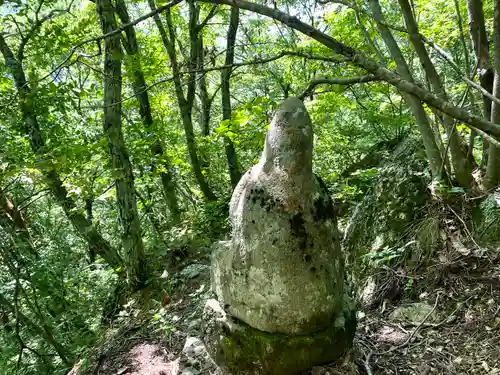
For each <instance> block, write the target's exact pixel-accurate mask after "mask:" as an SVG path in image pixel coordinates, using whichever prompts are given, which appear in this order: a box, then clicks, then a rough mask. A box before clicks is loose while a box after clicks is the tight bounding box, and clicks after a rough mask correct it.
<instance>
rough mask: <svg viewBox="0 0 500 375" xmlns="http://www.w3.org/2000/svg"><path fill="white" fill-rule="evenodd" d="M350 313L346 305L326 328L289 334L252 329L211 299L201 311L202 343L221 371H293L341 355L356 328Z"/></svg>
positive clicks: (279, 374)
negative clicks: (302, 333)
mask: <svg viewBox="0 0 500 375" xmlns="http://www.w3.org/2000/svg"><path fill="white" fill-rule="evenodd" d="M354 315H355V312H354V309H353V308H352V306H350V305H348V304H346V305H345V308H344V310H343V311H342V312H341V313H340V314H339V315H337V318H336V319H335V320H334V321H332V322H331V325H330V326H329V327H328V328H327V329H324V330H321V331H319V332H315V333H312V334H308V335H295V336H289V335H282V334H272V333H269V332H264V331H260V330H258V329H255V328H252V327H250V326H249V325H248V324H246V323H244V322H242V321H239V320H238V319H235V318H233V317H231V316H230V315H229V314H227V313H226V312H225V311H224V309H223V308H222V307H221V306H220V304H219V302H218V301H216V300H215V299H211V300H209V301H207V303H206V305H205V310H204V311H203V321H204V337H205V344H206V348H207V350H208V352H209V353H210V354H211V355H212V358H213V359H214V360H215V362H217V364H218V365H219V366H220V372H221V374H231V375H240V374H242V375H291V374H297V373H300V372H301V371H304V370H308V369H310V368H311V367H313V366H315V365H321V364H326V363H329V362H331V361H332V360H335V359H338V358H340V357H341V356H342V355H343V354H344V352H345V351H346V349H347V348H349V347H350V346H351V344H352V339H353V337H354V333H355V330H356V319H355V316H354Z"/></svg>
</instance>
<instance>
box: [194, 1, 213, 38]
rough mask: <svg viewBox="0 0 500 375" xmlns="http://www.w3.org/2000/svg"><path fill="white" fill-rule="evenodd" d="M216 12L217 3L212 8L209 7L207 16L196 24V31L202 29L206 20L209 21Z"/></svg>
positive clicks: (206, 22)
mask: <svg viewBox="0 0 500 375" xmlns="http://www.w3.org/2000/svg"><path fill="white" fill-rule="evenodd" d="M216 14H217V5H214V6H213V7H212V9H210V12H208V14H207V16H206V17H205V19H204V20H203V21H202V22H201V23H200V24H199V25H198V27H197V28H198V32H200V31H201V30H203V28H204V27H205V26H207V24H208V21H210V20H211V19H212V18H213V17H214V16H215V15H216Z"/></svg>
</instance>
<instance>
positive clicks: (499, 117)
mask: <svg viewBox="0 0 500 375" xmlns="http://www.w3.org/2000/svg"><path fill="white" fill-rule="evenodd" d="M494 4H495V11H494V16H493V39H494V43H495V48H494V50H493V55H494V64H495V80H494V82H495V83H494V85H493V95H495V97H497V98H499V99H500V0H495V2H494ZM491 121H492V122H494V123H500V105H499V104H498V103H497V102H493V104H492V107H491ZM499 183H500V148H499V147H497V146H495V145H493V144H491V145H490V148H489V155H488V167H487V170H486V175H485V176H484V187H485V188H487V189H491V188H493V187H495V186H497V185H498V184H499Z"/></svg>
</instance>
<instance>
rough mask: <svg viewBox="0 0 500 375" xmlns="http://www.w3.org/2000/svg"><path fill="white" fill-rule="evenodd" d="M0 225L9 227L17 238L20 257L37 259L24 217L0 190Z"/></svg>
mask: <svg viewBox="0 0 500 375" xmlns="http://www.w3.org/2000/svg"><path fill="white" fill-rule="evenodd" d="M0 223H4V225H6V226H9V227H11V229H12V231H13V232H14V233H15V234H16V236H15V237H16V238H19V240H20V242H21V243H20V244H16V245H17V247H19V248H21V249H22V250H23V251H22V255H29V256H30V257H34V258H38V253H37V251H36V249H35V247H34V246H33V241H32V240H31V236H30V233H29V231H28V227H27V226H26V222H25V221H24V217H23V215H22V213H21V211H19V210H18V208H17V206H16V205H15V204H14V203H13V202H12V201H11V200H10V199H9V198H7V196H6V195H5V193H4V192H3V191H2V190H1V189H0Z"/></svg>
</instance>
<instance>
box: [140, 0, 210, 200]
mask: <svg viewBox="0 0 500 375" xmlns="http://www.w3.org/2000/svg"><path fill="white" fill-rule="evenodd" d="M148 3H149V6H150V7H151V10H155V9H156V5H155V2H154V0H148ZM165 16H166V19H167V26H168V31H169V35H167V33H166V31H165V28H164V27H163V24H162V22H161V20H160V17H159V16H154V17H153V19H154V21H155V23H156V26H157V27H158V30H159V32H160V36H161V38H162V41H163V44H164V46H165V49H166V50H167V54H168V57H169V59H170V65H171V68H172V75H173V82H174V87H175V94H176V96H177V103H178V105H179V110H180V113H181V120H182V125H183V127H184V134H185V137H186V144H187V148H188V152H189V157H190V159H191V167H192V168H193V173H194V176H195V178H196V181H197V182H198V185H199V186H200V189H201V191H202V193H203V195H204V196H205V198H207V199H208V200H211V201H212V200H216V199H217V197H216V196H215V194H214V193H213V191H212V189H210V186H209V185H208V183H207V181H206V179H205V176H204V175H203V171H202V169H201V163H200V160H199V158H198V147H197V145H196V138H195V135H194V130H193V114H192V110H193V101H194V94H195V88H196V71H195V68H196V62H197V55H198V51H199V46H198V27H197V26H198V25H197V20H198V10H197V9H196V5H195V4H194V2H193V1H190V2H189V39H190V42H191V46H190V47H191V49H190V58H189V62H188V68H189V71H190V74H189V75H188V83H187V93H186V95H184V90H183V88H182V80H181V78H182V77H181V71H180V68H179V65H178V62H177V52H176V50H175V30H174V25H173V23H172V14H171V12H170V9H167V10H166V11H165Z"/></svg>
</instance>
